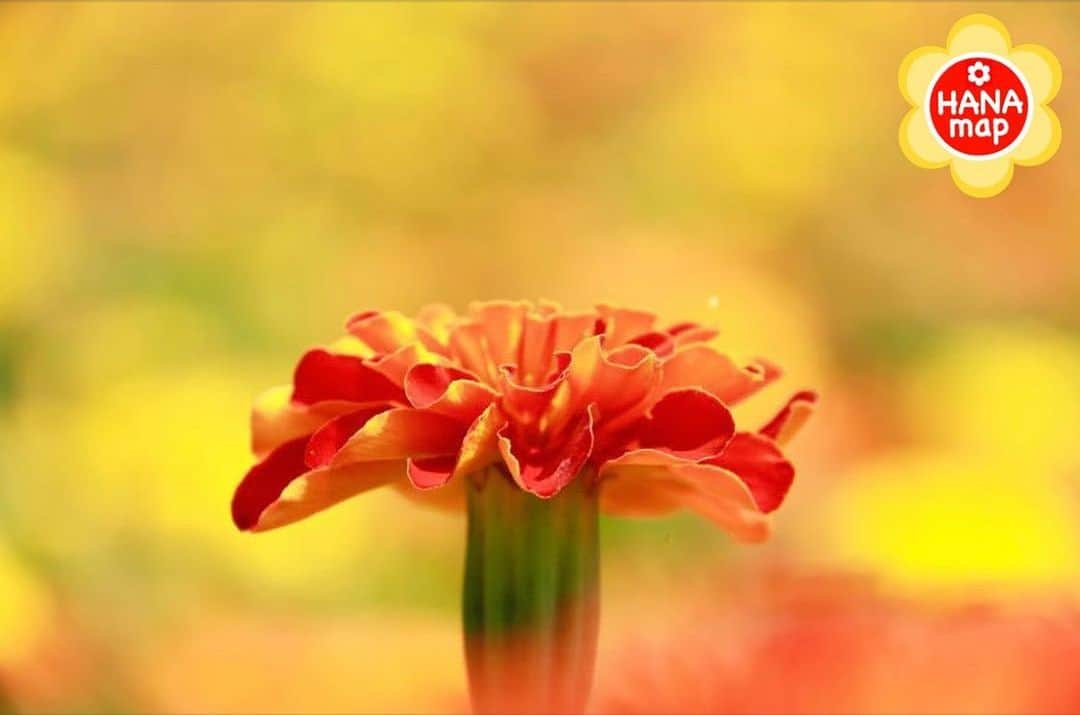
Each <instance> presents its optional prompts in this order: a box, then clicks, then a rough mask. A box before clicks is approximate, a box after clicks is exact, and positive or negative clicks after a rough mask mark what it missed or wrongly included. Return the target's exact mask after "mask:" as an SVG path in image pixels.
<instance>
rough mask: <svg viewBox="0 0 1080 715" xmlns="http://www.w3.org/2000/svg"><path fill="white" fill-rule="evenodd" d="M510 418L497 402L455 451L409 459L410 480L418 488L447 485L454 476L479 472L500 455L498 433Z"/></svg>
mask: <svg viewBox="0 0 1080 715" xmlns="http://www.w3.org/2000/svg"><path fill="white" fill-rule="evenodd" d="M504 424H506V420H505V419H504V418H503V416H502V415H501V414H500V413H499V411H498V408H497V407H496V406H495V405H489V406H488V407H487V409H485V410H484V411H483V413H481V414H480V416H479V417H477V418H476V420H475V421H473V423H472V424H471V425H470V426H469V430H468V431H467V432H466V433H465V436H464V437H463V438H462V440H461V448H460V449H459V450H458V451H457V452H456V453H455V454H446V455H440V456H437V457H430V458H427V459H410V460H409V465H408V467H409V481H410V482H412V485H413V486H414V487H416V488H417V489H421V490H429V489H436V488H443V487H444V486H445V485H446V484H447V483H448V482H450V481H451V480H452V479H459V480H460V479H462V478H464V477H466V476H467V475H469V474H472V473H473V472H478V471H480V470H481V469H483V468H484V467H486V466H488V465H489V464H491V463H493V462H495V461H496V460H497V459H498V458H499V451H498V444H497V439H498V433H499V430H500V429H501V428H502V426H503V425H504Z"/></svg>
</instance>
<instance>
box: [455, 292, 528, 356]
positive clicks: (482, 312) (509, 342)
mask: <svg viewBox="0 0 1080 715" xmlns="http://www.w3.org/2000/svg"><path fill="white" fill-rule="evenodd" d="M529 307H530V306H529V304H528V303H525V302H523V301H522V302H515V301H502V300H498V301H491V302H487V303H473V304H472V305H470V306H469V313H470V314H471V315H472V316H473V318H474V319H475V320H477V321H478V322H479V323H480V324H481V325H482V326H483V328H484V337H485V338H486V340H485V349H486V352H487V356H488V359H489V360H490V362H491V363H493V364H494V365H495V366H496V367H497V366H499V365H503V364H506V363H512V362H515V361H516V360H517V354H518V344H519V343H520V342H521V334H522V328H523V326H522V323H523V320H524V317H525V313H526V312H527V311H528V310H529Z"/></svg>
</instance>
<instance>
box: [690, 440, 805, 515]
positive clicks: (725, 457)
mask: <svg viewBox="0 0 1080 715" xmlns="http://www.w3.org/2000/svg"><path fill="white" fill-rule="evenodd" d="M705 463H706V464H715V465H716V466H718V467H723V468H724V469H727V470H728V471H731V472H734V473H735V474H737V475H738V476H739V478H740V479H742V480H743V481H744V482H746V486H748V487H750V493H751V494H753V495H754V501H755V502H757V505H758V508H760V509H761V511H763V512H765V513H766V514H768V513H769V512H772V511H776V509H777V507H779V506H780V504H781V503H782V502H783V501H784V497H785V496H787V493H788V490H789V489H791V483H792V482H793V481H794V480H795V467H793V466H792V465H791V462H789V461H787V460H786V459H785V458H784V455H783V453H782V452H781V451H780V448H779V447H777V446H776V443H775V442H773V441H772V440H771V439H769V438H768V437H762V436H761V435H756V434H751V433H749V432H740V433H739V434H737V435H735V436H734V437H732V438H731V441H730V442H728V445H727V447H725V448H724V451H723V453H722V454H721V455H720V456H718V457H714V458H712V459H708V460H705Z"/></svg>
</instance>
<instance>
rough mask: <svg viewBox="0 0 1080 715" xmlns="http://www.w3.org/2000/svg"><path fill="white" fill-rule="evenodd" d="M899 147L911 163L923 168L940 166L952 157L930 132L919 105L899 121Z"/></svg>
mask: <svg viewBox="0 0 1080 715" xmlns="http://www.w3.org/2000/svg"><path fill="white" fill-rule="evenodd" d="M900 149H901V150H902V151H903V152H904V156H906V157H907V158H908V160H909V161H911V163H912V164H914V165H915V166H919V167H922V168H923V169H938V168H941V167H942V166H945V165H946V164H948V163H949V160H950V159H951V158H952V155H950V154H949V152H947V151H945V147H943V146H941V143H940V142H939V141H938V140H937V139H935V138H934V136H933V135H932V134H931V133H930V126H929V125H928V124H927V123H926V119H925V117H924V116H923V110H922V108H920V107H915V108H914V109H912V110H911V111H909V112H908V113H907V115H906V116H905V117H904V119H903V121H902V122H900Z"/></svg>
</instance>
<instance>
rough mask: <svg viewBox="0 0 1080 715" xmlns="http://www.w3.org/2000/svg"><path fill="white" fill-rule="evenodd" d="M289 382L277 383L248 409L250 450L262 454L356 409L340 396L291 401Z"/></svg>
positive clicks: (351, 403)
mask: <svg viewBox="0 0 1080 715" xmlns="http://www.w3.org/2000/svg"><path fill="white" fill-rule="evenodd" d="M292 390H293V388H292V385H279V386H277V387H272V388H270V389H269V390H266V391H265V392H263V393H262V394H261V395H259V396H258V397H257V398H255V404H254V406H253V407H252V410H251V450H252V452H254V453H255V456H257V457H264V456H266V455H267V454H269V453H270V452H271V451H272V450H273V449H274V448H275V447H278V446H280V445H282V444H284V443H285V442H288V441H289V440H293V439H296V438H297V437H302V436H304V435H308V434H311V433H312V432H314V431H315V430H316V429H318V428H319V426H320V425H322V424H323V423H325V422H326V421H327V420H330V419H333V418H334V417H337V416H338V415H342V414H345V413H347V412H351V411H353V410H355V409H356V404H355V403H353V402H346V401H344V400H329V401H325V402H318V403H315V404H313V405H302V404H297V403H295V402H293V401H292Z"/></svg>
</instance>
